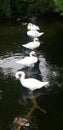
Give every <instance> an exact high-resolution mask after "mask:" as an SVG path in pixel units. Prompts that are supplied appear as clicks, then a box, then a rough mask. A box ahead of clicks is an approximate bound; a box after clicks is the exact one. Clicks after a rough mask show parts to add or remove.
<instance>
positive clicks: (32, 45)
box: [22, 38, 40, 50]
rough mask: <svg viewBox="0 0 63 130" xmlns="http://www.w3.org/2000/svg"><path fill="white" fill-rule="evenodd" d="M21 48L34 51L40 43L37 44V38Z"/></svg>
mask: <svg viewBox="0 0 63 130" xmlns="http://www.w3.org/2000/svg"><path fill="white" fill-rule="evenodd" d="M22 46H23V47H25V48H28V49H32V50H33V49H35V48H37V47H39V46H40V42H39V39H38V38H34V40H33V42H29V43H27V44H24V45H22Z"/></svg>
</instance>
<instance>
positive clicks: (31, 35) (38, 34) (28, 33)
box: [27, 30, 44, 38]
mask: <svg viewBox="0 0 63 130" xmlns="http://www.w3.org/2000/svg"><path fill="white" fill-rule="evenodd" d="M43 34H44V32H41V33H40V32H38V31H37V30H30V31H27V35H28V36H30V37H33V38H37V37H40V36H41V35H43Z"/></svg>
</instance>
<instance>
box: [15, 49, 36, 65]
mask: <svg viewBox="0 0 63 130" xmlns="http://www.w3.org/2000/svg"><path fill="white" fill-rule="evenodd" d="M37 61H38V58H37V57H36V53H35V52H34V51H32V52H31V53H30V56H27V57H25V58H24V59H21V60H19V61H16V63H19V64H22V65H25V66H28V67H29V66H33V65H34V63H36V62H37Z"/></svg>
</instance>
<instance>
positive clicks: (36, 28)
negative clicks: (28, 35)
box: [27, 23, 40, 30]
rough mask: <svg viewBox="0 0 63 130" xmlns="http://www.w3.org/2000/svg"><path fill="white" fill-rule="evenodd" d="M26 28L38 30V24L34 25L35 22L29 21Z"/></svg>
mask: <svg viewBox="0 0 63 130" xmlns="http://www.w3.org/2000/svg"><path fill="white" fill-rule="evenodd" d="M27 29H28V30H40V28H39V26H36V25H35V24H32V23H29V24H28V26H27Z"/></svg>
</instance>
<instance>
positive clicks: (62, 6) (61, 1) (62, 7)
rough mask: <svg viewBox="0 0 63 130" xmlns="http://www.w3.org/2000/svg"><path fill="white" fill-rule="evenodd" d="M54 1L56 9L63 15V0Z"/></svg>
mask: <svg viewBox="0 0 63 130" xmlns="http://www.w3.org/2000/svg"><path fill="white" fill-rule="evenodd" d="M53 2H54V5H55V6H54V10H55V11H56V12H60V14H61V15H63V0H53Z"/></svg>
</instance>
